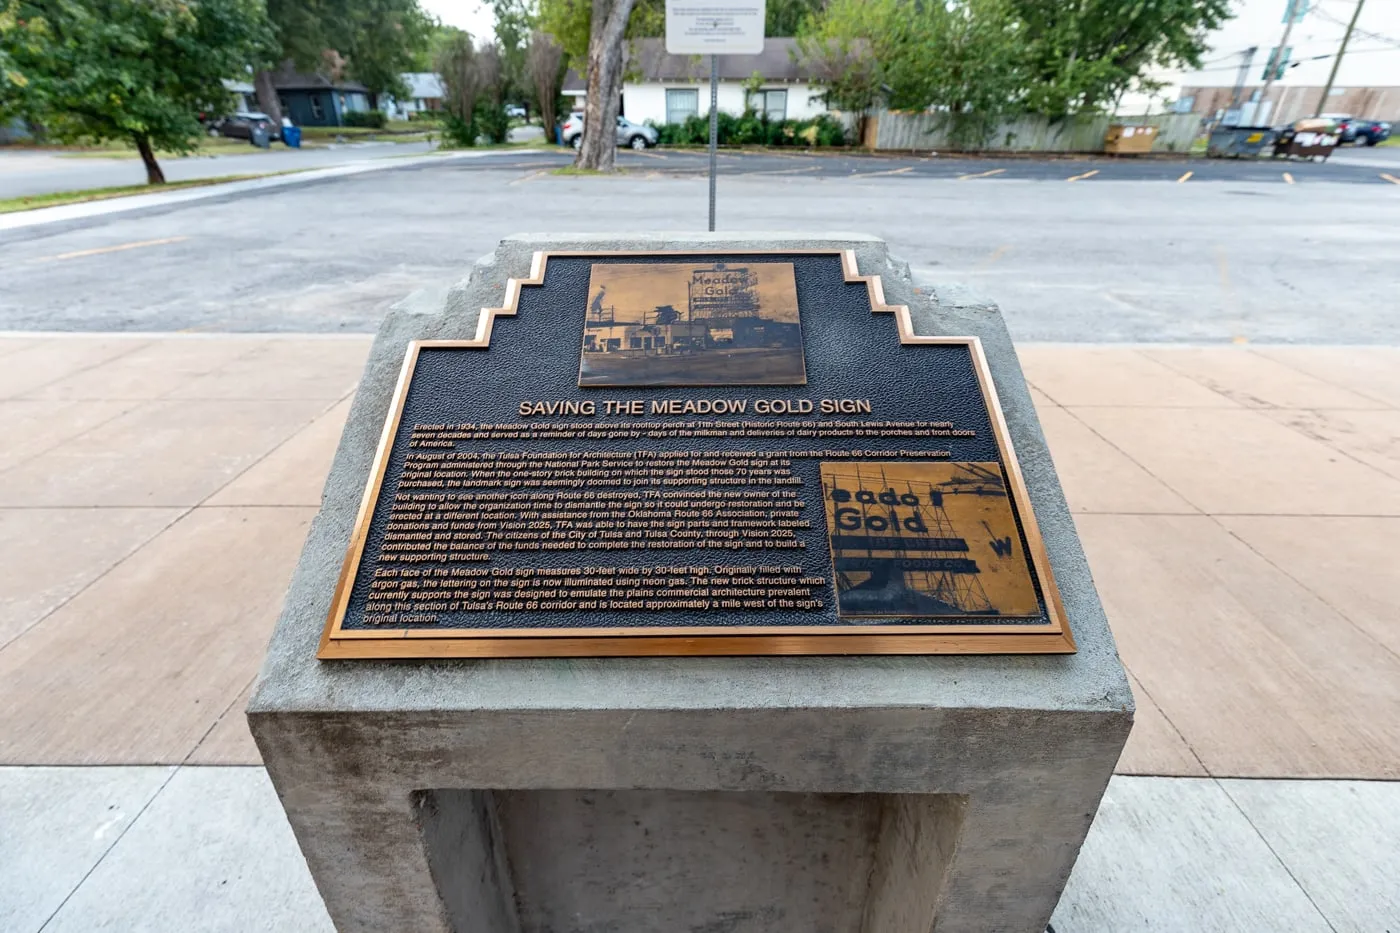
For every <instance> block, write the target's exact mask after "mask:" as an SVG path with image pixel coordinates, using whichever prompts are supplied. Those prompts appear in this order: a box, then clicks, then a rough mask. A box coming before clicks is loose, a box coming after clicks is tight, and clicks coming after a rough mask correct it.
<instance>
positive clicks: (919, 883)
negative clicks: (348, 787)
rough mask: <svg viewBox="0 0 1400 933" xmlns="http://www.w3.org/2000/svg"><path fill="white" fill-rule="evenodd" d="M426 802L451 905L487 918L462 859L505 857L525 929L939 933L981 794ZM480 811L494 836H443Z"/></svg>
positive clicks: (503, 794) (579, 795)
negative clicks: (486, 846) (465, 895)
mask: <svg viewBox="0 0 1400 933" xmlns="http://www.w3.org/2000/svg"><path fill="white" fill-rule="evenodd" d="M425 797H426V798H428V799H431V800H432V801H433V805H432V806H430V807H427V808H425V809H424V811H423V813H424V815H425V821H424V826H423V829H424V834H425V842H426V843H427V845H428V848H429V856H430V861H431V862H432V863H433V864H434V866H435V868H434V872H435V874H436V875H437V876H438V877H437V879H436V880H437V884H438V887H439V889H440V890H442V891H443V893H444V900H445V902H447V904H448V907H449V912H450V913H453V914H457V915H461V916H464V917H469V916H477V915H478V914H477V912H476V909H475V908H473V907H472V906H471V905H470V904H463V903H460V899H461V894H462V891H463V890H466V889H473V890H476V889H478V888H477V885H478V884H479V882H478V881H477V880H475V878H472V879H468V878H466V877H461V878H455V877H453V875H454V871H453V870H452V869H450V868H447V866H462V865H466V864H473V865H483V864H485V863H487V862H489V863H491V864H492V865H494V866H495V868H494V869H493V871H494V872H495V873H496V875H497V876H498V877H499V878H500V879H501V882H500V883H501V885H502V886H503V887H505V888H506V889H508V890H506V891H501V892H493V893H490V894H485V893H483V895H482V896H485V897H487V898H488V899H489V900H491V901H493V902H497V903H499V902H501V901H508V902H513V903H514V905H515V910H516V912H517V914H518V917H519V928H520V930H521V931H522V933H558V931H566V930H567V931H590V933H592V931H604V930H607V931H613V930H708V929H723V930H725V931H726V933H750V931H752V933H759V931H771V930H803V931H811V933H851V931H871V933H873V931H877V930H878V931H880V933H904V931H905V930H906V929H907V930H908V931H909V933H915V931H918V933H926V931H927V930H928V929H929V928H930V927H931V926H932V922H933V918H934V912H935V909H936V904H937V900H938V896H939V893H940V891H941V888H942V885H943V880H944V878H945V877H946V874H947V869H948V866H949V865H950V864H951V861H952V858H953V853H954V851H955V849H956V843H957V838H958V834H959V833H960V831H961V828H962V818H963V812H964V805H965V801H966V798H964V797H960V796H956V795H893V794H808V793H769V792H764V793H746V792H723V791H673V790H558V791H514V790H502V791H492V792H484V791H434V792H429V793H428V794H426V795H425ZM483 802H485V804H486V805H485V806H484V807H483ZM467 816H470V818H469V819H466V822H469V823H473V824H477V823H480V824H481V825H482V830H483V831H482V832H481V833H479V834H478V833H469V834H465V835H464V834H463V833H461V832H458V831H446V832H444V831H443V826H451V825H460V824H461V822H462V820H463V819H464V818H466V817H467ZM470 839H490V840H491V845H492V847H493V850H494V851H493V852H492V853H490V854H489V855H488V854H487V853H485V852H482V853H478V854H476V855H472V856H470V857H468V858H465V859H464V858H463V857H462V855H463V854H462V853H460V852H456V851H452V848H453V847H454V846H458V845H462V844H464V843H468V842H469V840H470ZM470 844H473V845H475V844H476V843H470ZM477 877H479V876H477ZM454 899H456V900H458V901H459V903H458V904H457V905H456V907H455V908H454V906H453V900H454Z"/></svg>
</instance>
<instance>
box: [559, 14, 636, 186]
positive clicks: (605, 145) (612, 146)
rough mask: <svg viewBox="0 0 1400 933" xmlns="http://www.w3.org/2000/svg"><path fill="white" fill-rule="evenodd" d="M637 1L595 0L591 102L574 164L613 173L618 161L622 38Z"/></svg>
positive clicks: (591, 29) (590, 52)
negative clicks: (618, 112) (618, 113)
mask: <svg viewBox="0 0 1400 933" xmlns="http://www.w3.org/2000/svg"><path fill="white" fill-rule="evenodd" d="M635 2H636V0H593V17H592V22H591V23H590V24H589V39H588V102H587V104H586V106H585V108H584V112H583V144H582V145H581V146H580V147H579V152H578V158H577V159H575V160H574V164H575V165H577V166H578V167H579V168H587V169H594V170H596V171H599V172H611V171H612V170H613V167H614V165H615V164H616V161H617V110H618V95H619V93H620V92H621V90H622V41H623V35H624V33H625V32H626V31H627V19H628V17H630V16H631V15H632V6H633V4H634V3H635Z"/></svg>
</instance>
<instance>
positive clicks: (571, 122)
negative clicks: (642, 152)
mask: <svg viewBox="0 0 1400 933" xmlns="http://www.w3.org/2000/svg"><path fill="white" fill-rule="evenodd" d="M563 137H564V145H566V146H573V147H574V148H575V149H577V148H578V147H579V146H582V145H583V111H582V110H575V111H574V112H573V113H571V114H569V119H567V120H565V121H564V131H563ZM657 138H658V137H657V135H656V130H655V129H654V128H653V127H650V126H643V125H642V124H640V123H633V122H632V121H631V120H628V119H627V118H626V117H618V118H617V144H618V145H619V146H627V147H628V148H630V149H646V148H647V147H648V146H655V145H656V141H657Z"/></svg>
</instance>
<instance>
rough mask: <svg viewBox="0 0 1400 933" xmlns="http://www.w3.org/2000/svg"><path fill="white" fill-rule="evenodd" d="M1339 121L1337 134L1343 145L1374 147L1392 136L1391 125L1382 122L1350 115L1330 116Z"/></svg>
mask: <svg viewBox="0 0 1400 933" xmlns="http://www.w3.org/2000/svg"><path fill="white" fill-rule="evenodd" d="M1323 116H1324V117H1332V118H1333V119H1335V120H1336V121H1337V133H1338V134H1339V135H1340V136H1341V141H1342V142H1343V143H1356V145H1358V146H1374V145H1375V144H1376V143H1379V142H1381V141H1383V140H1385V139H1386V138H1388V137H1389V136H1390V124H1389V123H1383V122H1381V121H1380V120H1367V119H1365V118H1364V117H1353V116H1351V115H1350V114H1329V113H1324V114H1323Z"/></svg>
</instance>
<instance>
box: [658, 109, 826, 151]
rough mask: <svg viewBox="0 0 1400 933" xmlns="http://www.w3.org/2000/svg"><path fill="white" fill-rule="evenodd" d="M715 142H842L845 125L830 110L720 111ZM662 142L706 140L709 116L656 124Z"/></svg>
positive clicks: (682, 143)
mask: <svg viewBox="0 0 1400 933" xmlns="http://www.w3.org/2000/svg"><path fill="white" fill-rule="evenodd" d="M718 123H719V126H718V131H719V134H718V135H719V143H720V145H722V146H845V145H847V141H846V129H845V127H844V126H842V124H841V121H840V120H837V119H836V118H835V117H833V116H831V115H830V114H826V113H824V114H821V115H820V116H818V117H815V118H813V119H811V120H770V119H769V118H768V115H767V114H765V113H756V112H754V111H752V110H746V111H745V112H744V113H743V114H741V115H739V116H737V117H736V116H734V115H733V114H732V113H725V112H724V111H720V114H719V119H718ZM647 125H648V126H652V127H655V129H656V136H657V143H658V144H660V145H662V146H703V145H706V144H707V143H709V141H710V118H709V117H708V116H701V115H699V114H696V115H694V116H690V117H687V118H686V120H685V122H684V123H662V124H657V123H653V122H652V121H650V120H648V121H647Z"/></svg>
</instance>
